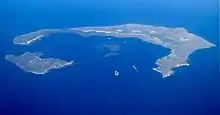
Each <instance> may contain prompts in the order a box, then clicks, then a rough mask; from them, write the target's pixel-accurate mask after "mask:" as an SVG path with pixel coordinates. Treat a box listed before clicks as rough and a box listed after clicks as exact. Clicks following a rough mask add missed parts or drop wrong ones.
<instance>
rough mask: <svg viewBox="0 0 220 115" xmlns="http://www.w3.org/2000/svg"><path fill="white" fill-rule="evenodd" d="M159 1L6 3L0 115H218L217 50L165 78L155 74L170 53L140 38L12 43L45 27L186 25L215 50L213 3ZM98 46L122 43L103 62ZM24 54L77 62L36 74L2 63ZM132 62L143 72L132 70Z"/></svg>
mask: <svg viewBox="0 0 220 115" xmlns="http://www.w3.org/2000/svg"><path fill="white" fill-rule="evenodd" d="M161 1H162V0H161ZM161 1H160V2H159V1H158V0H156V1H154V2H153V0H149V1H147V2H146V1H144V0H136V1H134V0H117V1H116V0H102V1H101V0H93V1H92V0H81V1H79V0H78V1H77V0H73V1H70V0H69V1H68V0H53V1H52V0H47V1H46V2H45V1H43V0H32V1H28V0H13V2H12V1H11V0H8V1H7V2H3V5H2V6H1V5H0V6H1V8H0V13H1V14H2V17H1V18H0V25H2V28H1V30H0V32H1V38H0V42H1V45H0V56H1V57H2V58H0V64H1V67H2V69H1V70H0V73H1V75H0V94H1V95H0V115H48V114H49V115H50V114H51V115H103V114H104V115H146V114H149V115H217V114H218V113H219V110H218V108H219V103H220V102H219V99H218V93H219V90H218V88H219V85H218V81H219V76H218V75H219V72H218V63H217V62H218V54H217V52H218V48H211V49H205V50H200V51H196V52H194V53H193V54H192V55H191V56H190V60H189V62H190V64H191V66H189V67H182V68H178V69H176V74H175V75H174V76H171V77H169V78H168V79H162V78H161V75H160V74H159V73H157V72H154V71H152V68H153V67H156V66H155V64H154V63H155V61H156V59H158V58H160V57H162V56H165V55H166V54H167V53H168V52H169V51H168V50H166V49H164V48H162V47H160V46H155V45H152V44H149V43H145V42H141V41H140V40H137V39H117V38H115V39H112V40H107V39H106V38H104V37H89V38H83V37H80V36H78V35H71V34H57V35H53V36H50V37H48V38H45V39H44V40H42V41H40V42H37V43H36V44H33V45H32V46H28V47H25V46H16V45H13V44H12V38H13V36H15V35H19V34H22V33H26V32H30V31H35V30H37V29H43V28H63V27H79V26H91V25H97V26H99V25H113V24H125V23H141V24H149V25H161V26H167V27H184V28H186V29H187V30H189V31H190V32H192V33H194V34H196V35H199V36H201V37H203V38H205V39H207V40H208V41H210V42H212V43H215V44H217V45H218V15H217V14H218V10H217V1H215V0H209V1H208V0H202V1H201V0H194V1H185V0H179V1H174V0H164V1H163V2H161ZM124 41H126V42H127V43H126V44H123V42H124ZM103 43H115V44H119V45H121V55H120V56H117V57H112V58H103V53H102V51H101V50H100V49H98V48H97V47H96V46H100V45H101V44H103ZM25 51H30V52H35V51H42V52H43V53H44V54H45V55H44V57H56V58H62V59H66V60H72V59H74V60H76V61H79V62H80V64H79V65H76V66H73V67H69V68H65V69H60V70H55V71H51V72H50V73H48V74H45V75H42V76H41V75H40V76H39V75H33V74H31V73H25V72H23V71H22V70H20V69H19V68H18V67H16V66H14V65H13V64H11V63H9V62H6V61H5V60H4V56H5V55H6V54H11V53H12V54H16V55H18V54H21V53H23V52H25ZM133 64H135V65H136V67H137V68H138V69H139V71H140V73H136V72H135V71H134V70H133V69H132V65H133ZM114 69H118V70H120V76H119V77H114V76H113V72H114Z"/></svg>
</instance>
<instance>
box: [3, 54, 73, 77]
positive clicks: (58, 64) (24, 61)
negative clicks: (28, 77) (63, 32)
mask: <svg viewBox="0 0 220 115" xmlns="http://www.w3.org/2000/svg"><path fill="white" fill-rule="evenodd" d="M42 55H43V54H42V53H41V52H36V53H31V52H26V53H24V54H22V55H20V56H14V55H6V56H5V59H6V60H7V61H9V62H11V63H14V64H15V65H17V66H18V67H19V68H21V69H22V70H24V71H26V72H31V73H34V74H45V73H47V72H48V71H50V70H52V69H59V68H63V67H66V66H70V65H72V64H73V61H69V62H68V61H65V60H61V59H53V58H45V59H42V58H40V57H41V56H42Z"/></svg>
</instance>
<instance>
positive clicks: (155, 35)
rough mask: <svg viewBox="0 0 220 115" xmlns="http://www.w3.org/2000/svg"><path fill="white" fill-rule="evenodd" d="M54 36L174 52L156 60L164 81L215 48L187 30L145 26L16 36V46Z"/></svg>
mask: <svg viewBox="0 0 220 115" xmlns="http://www.w3.org/2000/svg"><path fill="white" fill-rule="evenodd" d="M53 33H75V34H79V35H82V36H88V37H89V36H106V37H107V38H109V37H116V38H127V39H128V38H132V39H134V38H136V39H140V40H142V41H144V42H148V43H151V44H155V45H159V46H162V47H164V48H168V49H170V53H169V54H168V55H167V56H164V57H161V58H160V59H158V60H156V62H155V64H156V65H157V67H155V68H153V70H155V71H157V72H160V73H161V74H162V76H163V78H165V77H168V76H170V75H172V74H173V73H174V71H173V69H174V68H177V67H180V66H188V65H189V63H188V62H187V60H188V57H189V55H190V54H191V53H193V52H194V51H196V50H199V49H204V48H211V47H214V46H215V45H214V44H213V43H210V42H208V41H207V40H205V39H204V38H202V37H199V36H197V35H194V34H192V33H190V32H188V31H187V30H186V29H184V28H168V27H162V26H151V25H142V24H123V25H113V26H95V27H77V28H65V29H44V30H38V31H35V32H31V33H27V34H23V35H19V36H16V37H15V38H14V40H13V42H14V44H19V45H30V44H32V43H34V42H35V41H37V40H40V39H42V38H43V37H45V36H48V35H51V34H53ZM134 48H135V46H134ZM146 50H147V49H146ZM155 53H156V51H155Z"/></svg>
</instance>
